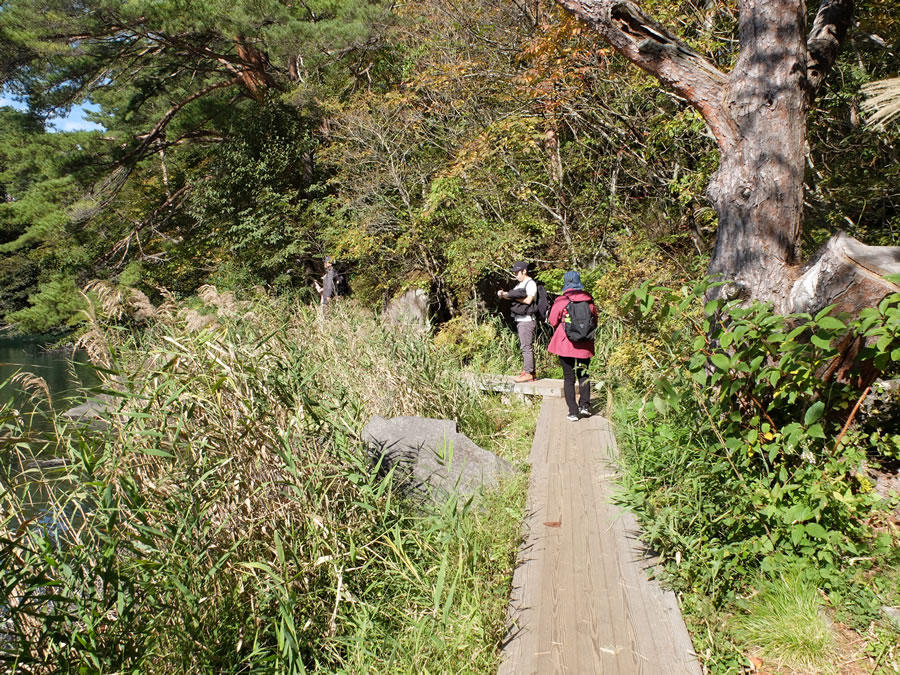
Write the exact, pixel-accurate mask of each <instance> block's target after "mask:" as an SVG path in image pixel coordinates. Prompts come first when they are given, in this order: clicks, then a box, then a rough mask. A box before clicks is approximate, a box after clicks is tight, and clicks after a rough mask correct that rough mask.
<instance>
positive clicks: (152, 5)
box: [0, 0, 900, 331]
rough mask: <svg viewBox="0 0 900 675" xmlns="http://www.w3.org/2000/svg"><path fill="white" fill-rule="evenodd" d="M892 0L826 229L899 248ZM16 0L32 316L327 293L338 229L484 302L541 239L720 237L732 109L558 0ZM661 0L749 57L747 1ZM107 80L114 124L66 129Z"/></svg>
mask: <svg viewBox="0 0 900 675" xmlns="http://www.w3.org/2000/svg"><path fill="white" fill-rule="evenodd" d="M891 4H892V3H889V2H886V1H881V0H872V1H868V2H863V3H860V4H859V5H858V6H857V8H856V12H855V19H854V20H853V21H852V22H850V25H849V26H848V34H847V38H846V39H845V49H844V50H843V51H842V52H841V53H840V55H839V56H838V58H837V60H836V62H835V65H834V69H833V72H832V73H831V74H830V75H829V76H828V78H827V80H826V81H825V82H824V84H823V85H822V86H821V88H820V90H819V93H818V96H817V97H816V98H815V99H814V100H813V101H812V102H811V103H810V104H809V106H810V108H809V114H808V119H809V124H808V130H807V135H806V137H807V141H808V142H807V145H808V150H809V151H808V153H805V157H804V158H803V166H804V169H803V172H804V173H805V179H806V188H805V190H804V191H803V193H802V202H803V206H804V210H805V212H806V225H805V228H804V230H803V239H802V241H800V242H799V244H800V245H802V246H804V247H805V248H807V249H810V250H811V249H813V248H814V247H815V246H816V245H817V244H818V243H820V242H822V241H823V240H825V239H826V238H827V237H828V235H830V234H831V233H833V232H834V231H835V230H837V229H839V228H842V229H844V230H846V231H848V232H849V233H850V234H852V235H853V236H856V237H858V238H860V239H862V240H864V241H866V242H867V243H870V244H893V243H896V237H895V232H894V230H895V228H896V227H897V226H898V225H900V220H898V211H897V205H898V198H900V196H898V194H897V189H896V186H897V185H898V184H900V181H898V176H897V172H898V168H897V167H898V163H897V130H896V126H894V127H893V128H891V127H888V128H887V129H886V130H885V131H883V132H876V131H873V130H871V129H869V128H867V127H866V126H865V125H864V124H863V123H862V119H861V116H860V113H859V102H860V96H859V87H860V86H861V85H862V84H864V83H866V82H868V81H871V80H875V79H879V78H882V77H886V76H890V75H893V74H896V72H897V62H898V59H897V54H896V42H897V35H898V32H900V31H898V25H897V19H896V17H895V16H893V15H892V14H893V13H892V12H891V9H892V8H891ZM0 7H2V11H0V54H2V56H0V73H2V78H3V85H4V90H5V91H6V92H7V95H10V96H14V97H16V98H17V99H18V100H20V101H22V102H23V103H24V104H26V105H27V107H28V110H27V111H26V112H20V111H15V110H12V109H9V108H6V109H4V110H3V111H2V115H3V124H2V126H0V190H2V191H3V194H4V199H3V203H2V204H0V251H2V253H3V257H2V262H0V311H2V312H3V314H4V316H5V321H6V322H7V323H14V324H16V325H17V326H19V327H20V329H22V330H26V331H40V330H50V329H54V328H58V327H60V326H63V325H65V324H66V323H67V322H68V321H70V320H72V318H73V317H74V316H76V313H77V308H78V307H79V303H80V300H79V296H78V289H79V288H80V287H81V286H82V285H83V284H84V283H85V282H86V281H88V280H90V279H92V278H97V277H100V278H108V279H111V280H113V281H115V282H116V283H119V284H122V285H126V286H138V287H141V288H143V289H144V290H145V291H147V292H149V293H155V292H158V289H160V288H165V289H169V290H171V291H174V292H176V293H190V292H192V291H193V289H195V288H196V287H197V286H198V285H199V284H201V283H204V282H207V281H210V280H212V281H215V282H217V283H220V284H226V285H227V284H237V283H251V284H252V283H264V284H269V285H272V286H274V287H276V288H285V289H287V288H292V287H294V288H307V287H308V279H309V277H310V276H311V275H313V274H316V273H317V268H316V265H317V264H318V260H319V259H320V257H321V256H322V255H323V254H324V253H326V252H328V253H330V254H332V255H337V256H338V257H340V258H341V259H342V260H344V261H346V262H347V263H348V264H350V265H352V266H353V267H354V273H355V275H356V276H357V277H358V279H359V282H358V283H356V284H355V285H354V289H355V291H356V292H357V294H359V295H361V296H363V297H364V298H365V299H368V300H369V301H372V302H376V303H377V302H380V301H382V300H383V299H384V298H385V297H388V296H390V295H391V294H393V293H394V292H396V291H397V290H400V289H402V288H404V287H408V286H410V285H416V286H423V287H428V288H429V289H431V290H432V291H433V292H434V293H435V296H436V297H437V299H438V301H439V303H440V304H441V306H442V307H443V309H444V310H445V311H446V312H447V313H448V314H457V313H462V312H465V311H467V308H470V307H472V306H473V303H475V304H477V303H478V302H480V294H479V290H478V289H479V283H481V282H483V281H485V280H487V279H490V278H492V277H496V275H497V274H498V272H500V271H502V270H503V269H504V268H505V267H506V266H507V265H508V262H509V261H510V260H512V259H515V258H521V257H525V258H528V259H531V260H534V261H536V262H538V263H539V264H540V265H541V266H543V267H570V266H579V267H593V266H596V265H605V264H609V263H616V264H625V263H626V261H625V258H624V256H625V255H626V251H627V250H629V248H630V247H633V246H635V242H641V243H642V244H644V243H649V244H651V245H653V246H655V247H657V248H658V249H659V250H661V251H663V252H664V254H665V255H668V256H671V257H672V259H673V260H676V259H677V260H678V262H679V264H682V263H683V262H684V261H685V260H691V259H692V258H693V259H695V260H699V261H703V260H704V256H706V255H708V254H709V253H710V251H711V250H712V246H713V243H714V240H715V234H716V227H717V214H716V212H715V211H714V209H712V208H710V205H709V202H708V201H707V200H706V198H705V197H704V190H705V188H706V186H707V184H708V183H709V181H710V178H711V177H712V176H713V175H714V173H715V172H716V170H717V169H718V168H719V166H720V155H719V153H718V152H717V145H716V142H715V141H714V139H713V138H712V137H711V135H710V133H709V131H708V129H707V123H705V122H704V120H703V118H702V117H701V115H700V114H699V113H698V111H697V109H696V108H694V107H691V106H690V105H689V104H688V101H687V100H686V99H685V97H684V96H683V92H682V93H678V92H674V93H673V92H669V91H667V90H666V89H663V88H661V87H660V86H659V85H658V83H657V82H656V81H655V80H654V79H653V78H651V77H650V76H649V75H647V74H645V73H643V72H641V71H640V70H638V69H636V68H634V67H633V66H632V65H630V64H629V63H628V62H627V61H626V60H625V59H623V58H622V57H621V56H619V55H617V54H616V53H615V51H614V50H613V49H611V48H610V47H609V46H607V45H606V43H605V42H603V41H602V40H601V39H600V38H599V37H597V36H596V34H595V33H594V32H593V31H590V30H589V29H588V25H587V24H586V23H584V22H583V21H581V20H579V19H577V18H575V17H573V16H571V15H569V14H568V13H566V12H565V11H563V10H562V9H561V8H559V7H558V6H556V5H555V4H554V3H552V2H549V1H540V0H538V1H533V2H521V3H519V2H512V3H475V4H472V5H468V6H466V7H460V6H456V5H455V4H454V3H444V2H437V1H431V0H427V1H425V2H419V3H393V4H391V3H382V2H367V3H359V2H351V1H344V2H308V3H302V4H299V3H291V2H278V1H275V0H267V1H263V2H258V1H257V2H243V1H241V0H237V1H234V2H229V3H219V2H211V3H206V2H204V3H197V2H146V1H135V2H128V3H120V2H104V1H90V2H72V1H71V0H57V1H54V2H50V3H47V2H35V1H33V0H11V1H4V2H2V4H0ZM642 7H643V11H645V12H646V13H648V14H649V15H652V16H654V17H655V18H657V19H658V20H659V21H660V22H662V23H664V24H665V25H666V26H668V27H669V30H670V31H672V33H673V35H675V36H677V38H678V39H679V40H681V41H682V43H683V44H685V45H687V46H688V47H689V48H690V49H691V50H692V51H693V53H695V54H697V55H699V56H701V57H702V58H703V59H704V60H705V61H706V62H708V63H709V64H711V65H712V66H713V67H715V68H717V69H719V70H721V71H722V72H728V71H730V70H731V69H732V67H733V66H734V64H735V62H736V61H737V59H739V46H740V43H739V26H740V21H739V11H738V7H736V6H735V5H733V4H730V3H717V2H706V3H697V4H694V3H692V2H685V3H680V4H676V5H671V4H668V3H660V2H655V1H654V2H646V3H643V5H642ZM815 10H816V8H812V12H813V13H814V12H815ZM813 16H814V14H811V15H810V17H809V23H810V25H812V20H813ZM85 101H90V102H92V103H94V104H96V105H97V106H98V108H99V111H98V112H97V113H93V114H92V119H94V120H95V121H97V122H99V123H100V124H102V125H103V127H104V131H102V132H76V133H47V131H46V128H45V127H46V120H47V118H48V116H49V115H50V114H51V113H53V112H58V111H65V110H67V109H69V108H70V107H71V106H73V105H76V104H78V103H82V102H85ZM707 122H708V120H707ZM687 265H688V266H689V267H690V265H691V263H687ZM702 265H705V262H704V263H702ZM702 265H701V266H699V267H696V266H695V267H693V268H691V271H690V273H691V274H697V275H699V274H701V273H702ZM676 267H677V266H676Z"/></svg>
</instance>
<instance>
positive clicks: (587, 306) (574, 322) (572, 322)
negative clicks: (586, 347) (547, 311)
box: [565, 300, 597, 342]
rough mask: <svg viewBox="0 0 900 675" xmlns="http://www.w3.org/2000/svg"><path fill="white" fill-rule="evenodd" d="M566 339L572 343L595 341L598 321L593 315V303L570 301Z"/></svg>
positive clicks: (567, 308) (566, 322) (567, 311)
mask: <svg viewBox="0 0 900 675" xmlns="http://www.w3.org/2000/svg"><path fill="white" fill-rule="evenodd" d="M566 314H567V316H566V320H565V326H566V337H568V338H569V340H570V341H571V342H587V341H589V340H593V339H594V333H595V332H596V330H597V320H596V319H595V318H594V315H593V314H592V313H591V303H589V302H587V301H586V300H579V301H575V300H570V301H569V304H568V305H566Z"/></svg>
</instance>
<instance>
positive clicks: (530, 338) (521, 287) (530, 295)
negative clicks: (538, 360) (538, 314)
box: [497, 260, 537, 382]
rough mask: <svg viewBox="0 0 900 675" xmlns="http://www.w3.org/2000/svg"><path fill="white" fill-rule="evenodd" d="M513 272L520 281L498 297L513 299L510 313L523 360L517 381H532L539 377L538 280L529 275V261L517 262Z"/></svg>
mask: <svg viewBox="0 0 900 675" xmlns="http://www.w3.org/2000/svg"><path fill="white" fill-rule="evenodd" d="M512 273H513V274H514V275H516V281H517V282H518V283H517V284H516V286H515V288H513V289H512V290H509V291H503V290H500V291H497V297H499V298H504V299H507V300H511V301H512V304H511V306H510V309H509V313H510V315H511V316H512V319H513V321H515V323H516V333H517V334H518V336H519V347H520V348H521V349H522V362H523V367H522V373H521V375H519V376H518V377H517V378H516V382H531V381H532V380H536V379H537V373H536V372H535V367H534V333H535V328H536V327H537V321H536V320H535V316H534V313H535V308H536V305H535V304H534V301H535V298H536V297H537V282H536V281H535V280H534V279H532V278H531V277H530V276H528V263H526V262H524V261H521V260H520V261H518V262H517V263H515V264H514V265H513V267H512Z"/></svg>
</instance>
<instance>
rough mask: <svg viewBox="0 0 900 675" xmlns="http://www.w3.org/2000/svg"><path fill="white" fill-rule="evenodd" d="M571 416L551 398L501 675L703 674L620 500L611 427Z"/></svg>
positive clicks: (535, 453) (536, 457) (536, 452)
mask: <svg viewBox="0 0 900 675" xmlns="http://www.w3.org/2000/svg"><path fill="white" fill-rule="evenodd" d="M565 417H566V406H565V402H564V400H562V399H561V398H548V399H545V400H544V403H543V405H542V408H541V412H540V415H539V418H538V429H537V431H536V433H535V440H534V443H533V445H532V450H531V456H530V459H531V465H532V466H531V482H530V487H529V496H528V502H527V503H528V506H527V514H526V518H525V521H524V523H523V544H522V549H521V551H520V556H519V564H518V566H517V568H516V571H515V574H514V577H513V591H512V594H511V598H510V609H509V615H508V620H509V625H510V629H509V632H508V633H507V639H506V640H505V642H504V645H503V661H502V664H501V666H500V670H499V672H500V673H502V674H503V675H513V674H515V675H520V674H525V675H527V674H529V673H603V674H611V675H619V674H621V675H630V674H631V673H666V674H668V673H676V674H680V673H685V674H690V675H699V673H700V667H699V664H698V662H697V660H696V658H695V656H694V655H693V653H692V651H691V649H692V647H691V643H690V637H689V635H688V634H687V631H686V629H685V628H684V622H683V620H682V619H681V614H680V612H679V610H678V606H677V601H676V599H675V596H674V594H672V593H670V592H669V593H664V592H663V591H662V589H660V588H659V585H658V584H656V582H654V581H651V580H649V579H648V578H647V574H646V569H647V567H648V566H652V565H653V559H652V557H651V556H649V555H648V554H647V553H646V552H645V551H644V550H643V548H642V546H641V545H640V542H639V541H638V540H637V538H636V533H637V526H636V523H635V521H634V518H633V516H632V515H631V514H630V513H628V512H625V511H623V510H622V509H620V508H619V507H618V506H616V505H615V504H613V503H612V501H611V496H612V494H613V492H614V490H615V482H614V481H615V479H616V475H617V471H616V465H615V462H616V461H617V457H618V452H617V451H618V448H617V446H616V444H615V437H614V436H613V434H612V429H611V426H610V424H609V422H608V421H607V420H605V419H604V418H602V417H593V418H589V419H585V420H579V421H578V422H568V421H566V419H565ZM673 610H674V611H673Z"/></svg>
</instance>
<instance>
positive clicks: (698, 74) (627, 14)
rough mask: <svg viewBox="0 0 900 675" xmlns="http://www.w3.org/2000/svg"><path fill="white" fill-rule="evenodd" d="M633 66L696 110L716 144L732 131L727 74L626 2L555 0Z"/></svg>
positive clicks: (729, 137) (725, 142)
mask: <svg viewBox="0 0 900 675" xmlns="http://www.w3.org/2000/svg"><path fill="white" fill-rule="evenodd" d="M557 2H558V3H559V4H560V5H562V6H563V7H565V8H566V9H567V10H569V11H570V12H572V13H573V14H574V15H575V16H577V17H578V18H579V19H581V20H583V21H585V22H586V23H588V24H589V25H590V26H591V27H592V28H593V29H594V30H596V31H597V32H598V33H599V34H600V35H601V36H602V37H603V39H604V40H606V41H607V42H608V43H609V44H610V45H612V47H613V48H614V49H615V50H616V51H617V52H619V53H620V54H622V56H624V57H625V58H627V59H628V60H629V61H631V62H632V63H633V64H635V65H636V66H638V67H639V68H642V69H643V70H646V71H647V72H648V73H650V74H651V75H653V76H655V77H656V78H657V79H659V81H660V82H662V83H663V84H664V85H665V86H666V87H668V88H670V89H671V90H673V91H674V92H676V93H677V94H678V95H679V96H682V97H683V98H684V99H685V100H686V101H687V102H688V103H689V104H690V105H691V106H693V107H694V108H696V109H697V110H698V111H699V112H700V114H701V115H703V118H704V119H705V120H706V123H707V124H708V125H709V127H710V130H711V131H712V133H713V134H714V135H715V136H716V138H717V139H718V140H719V142H720V145H723V146H727V145H729V144H730V143H731V140H732V135H733V131H732V129H731V125H730V123H729V120H728V116H727V114H726V113H725V110H724V107H723V104H722V94H723V89H724V87H725V85H726V82H727V77H726V76H725V74H724V73H722V72H721V71H720V70H719V69H718V68H716V67H715V66H714V65H713V64H712V63H710V62H709V61H707V60H706V59H705V58H704V57H703V56H702V55H701V54H699V53H698V52H696V51H694V50H693V49H691V47H690V46H688V45H687V44H686V43H684V42H683V41H681V40H680V39H678V38H677V37H675V36H674V35H673V34H672V33H670V32H669V31H668V30H666V29H665V28H663V27H662V26H661V25H659V24H658V23H657V22H656V21H654V20H653V19H651V18H650V17H649V16H647V15H646V14H644V13H643V12H642V11H641V9H640V8H639V7H638V6H637V5H635V4H634V3H633V2H630V0H557Z"/></svg>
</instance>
